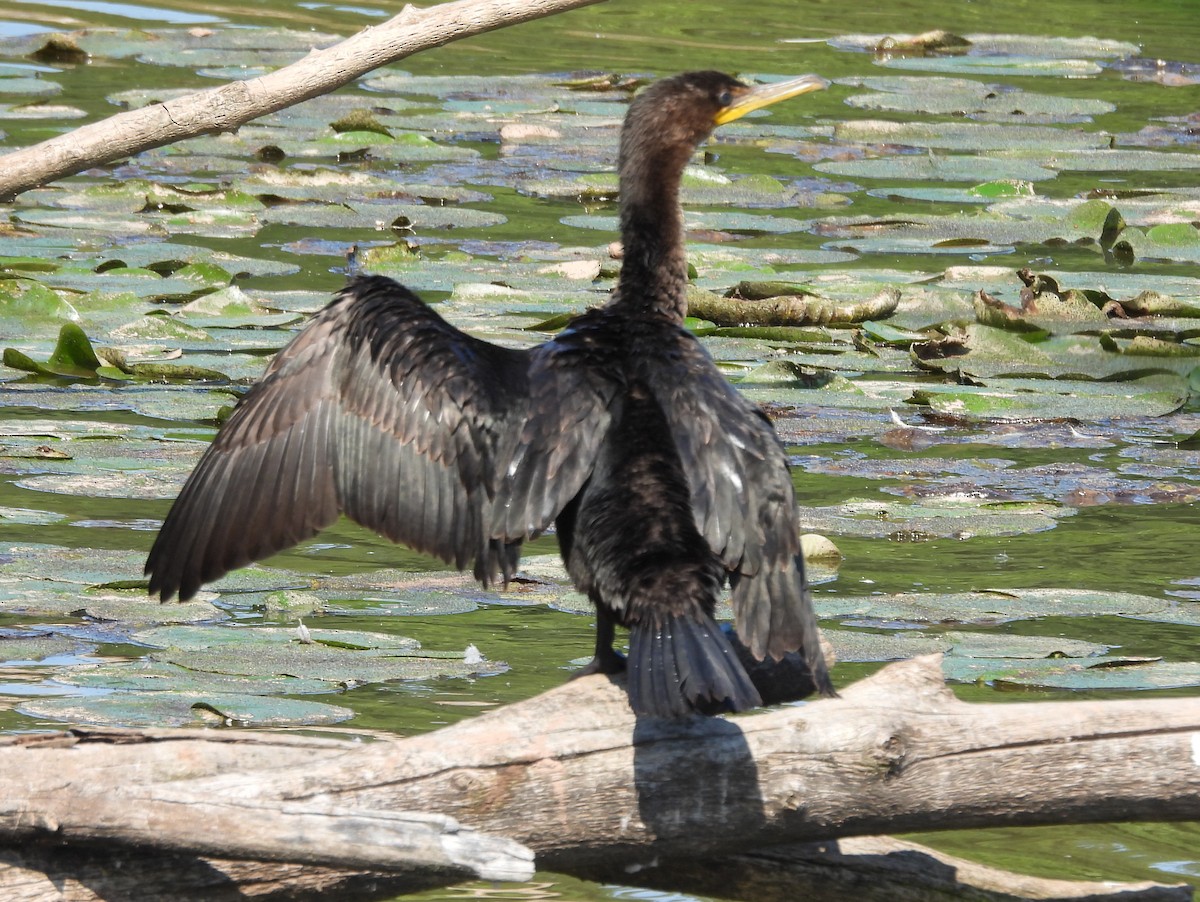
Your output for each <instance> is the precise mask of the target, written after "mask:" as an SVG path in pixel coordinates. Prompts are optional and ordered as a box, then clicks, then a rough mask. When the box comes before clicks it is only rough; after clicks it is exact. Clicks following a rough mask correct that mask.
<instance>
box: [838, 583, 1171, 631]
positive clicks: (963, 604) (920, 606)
mask: <svg viewBox="0 0 1200 902" xmlns="http://www.w3.org/2000/svg"><path fill="white" fill-rule="evenodd" d="M814 602H815V604H816V606H817V613H818V615H819V616H820V617H822V618H839V619H843V620H849V621H852V622H856V623H862V624H867V625H871V624H876V625H877V624H889V623H890V624H897V623H1004V622H1006V621H1011V620H1033V619H1037V618H1040V617H1096V616H1102V615H1113V614H1147V613H1154V612H1157V611H1162V610H1164V609H1166V608H1167V607H1168V606H1170V604H1171V602H1169V601H1168V600H1166V599H1163V598H1150V597H1149V596H1145V595H1132V594H1129V593H1126V592H1096V591H1091V590H1085V589H1048V588H1047V589H1006V590H996V591H979V592H961V593H948V594H941V593H928V594H899V595H868V596H859V597H854V596H841V597H830V596H817V597H816V598H815V599H814Z"/></svg>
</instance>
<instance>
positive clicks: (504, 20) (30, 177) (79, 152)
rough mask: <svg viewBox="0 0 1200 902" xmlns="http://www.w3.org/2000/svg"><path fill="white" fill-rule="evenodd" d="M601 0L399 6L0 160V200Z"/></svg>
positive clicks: (466, 0) (465, 0) (463, 0)
mask: <svg viewBox="0 0 1200 902" xmlns="http://www.w3.org/2000/svg"><path fill="white" fill-rule="evenodd" d="M599 2H602V0H457V2H454V3H443V4H442V5H440V6H435V7H432V8H430V9H418V8H417V7H414V6H405V7H404V9H403V10H402V11H401V12H400V14H399V15H397V16H394V17H393V18H391V19H389V20H388V21H387V22H384V23H383V24H382V25H376V26H372V27H369V28H365V29H363V30H362V31H360V32H359V33H358V34H356V35H354V36H352V37H349V38H347V39H346V40H344V41H340V42H338V43H337V44H334V45H333V46H331V47H326V48H324V49H320V50H317V49H314V50H312V51H311V52H310V53H309V54H308V55H307V56H305V57H304V58H303V59H301V60H299V61H298V62H295V63H292V64H291V65H290V66H285V67H284V68H282V69H278V70H276V71H275V72H272V73H270V74H268V75H263V76H261V77H259V78H252V79H249V80H247V81H235V82H230V83H229V84H225V85H221V86H220V87H217V88H210V89H208V90H205V91H199V92H197V93H195V94H189V95H187V96H186V97H180V98H178V99H175V100H170V101H167V102H165V103H155V104H151V105H150V106H147V107H143V108H141V109H137V110H130V111H129V112H125V113H118V114H117V115H115V116H110V117H109V118H107V119H104V120H102V121H100V122H94V123H91V124H88V125H84V126H81V127H80V128H77V129H75V130H73V131H71V132H68V133H67V134H65V135H59V136H58V137H55V138H50V139H49V140H47V141H43V142H41V143H40V144H35V145H33V146H32V147H26V148H23V149H21V150H17V151H14V152H12V153H9V154H5V155H4V156H0V199H3V200H11V199H12V198H14V197H15V196H16V195H18V194H20V193H21V192H23V191H28V190H29V189H30V188H36V187H38V186H40V185H44V184H46V183H47V182H52V181H54V180H55V179H60V178H64V177H65V176H68V175H74V174H76V173H78V172H82V171H83V170H85V169H89V168H91V167H93V166H98V165H101V164H103V163H109V162H112V161H113V160H118V159H121V158H123V157H127V156H130V155H132V154H136V153H140V152H141V151H143V150H150V149H151V148H154V147H162V146H163V145H165V144H172V143H174V142H176V141H182V140H183V139H185V138H194V137H196V136H198V135H204V134H211V133H217V132H223V131H230V130H232V129H235V128H237V127H238V126H240V125H243V124H245V123H246V122H249V121H250V120H251V119H256V118H258V117H259V116H265V115H266V114H267V113H273V112H275V111H276V110H280V109H283V108H284V107H288V106H292V105H294V104H297V103H299V102H301V101H302V100H308V99H309V98H311V97H317V96H318V95H321V94H327V93H329V92H330V91H332V90H334V89H336V88H340V87H341V86H342V85H345V84H348V83H349V82H351V81H353V80H354V79H356V78H358V77H359V76H361V75H364V74H366V73H367V72H370V71H372V70H373V69H377V68H379V67H380V66H386V65H388V64H390V63H394V62H396V61H397V60H401V59H403V58H404V57H406V56H410V55H412V54H414V53H417V52H419V51H421V50H428V49H430V48H432V47H440V46H442V45H443V44H448V43H450V42H451V41H457V40H458V39H459V38H465V37H470V36H471V35H476V34H482V33H483V32H487V31H493V30H495V29H497V28H503V27H504V26H507V25H516V24H518V23H520V22H528V21H529V20H531V19H538V18H542V17H543V16H549V15H553V14H555V13H559V12H564V11H566V10H570V9H577V8H579V7H581V6H589V5H591V4H593V3H599Z"/></svg>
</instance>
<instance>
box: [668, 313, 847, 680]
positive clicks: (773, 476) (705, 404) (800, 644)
mask: <svg viewBox="0 0 1200 902" xmlns="http://www.w3.org/2000/svg"><path fill="white" fill-rule="evenodd" d="M672 351H673V353H672V354H670V355H662V357H661V358H660V359H659V360H658V361H656V362H654V363H653V364H652V365H653V366H655V367H656V368H658V367H661V370H660V372H659V373H657V374H656V375H655V378H654V381H653V383H652V384H653V385H655V386H656V394H657V395H658V400H659V403H660V405H661V406H662V408H663V411H664V412H665V413H666V415H667V419H668V422H669V423H670V424H671V431H672V435H673V437H674V439H675V444H676V447H677V449H678V451H679V455H680V460H681V462H682V464H683V470H684V472H685V473H686V474H687V478H688V481H689V486H690V489H691V502H692V511H693V513H694V515H695V517H696V526H697V527H698V528H699V530H700V533H701V534H702V535H703V536H704V538H705V539H706V540H707V541H708V543H709V545H710V546H711V547H712V549H713V550H714V551H715V552H716V553H717V554H718V555H719V556H720V557H721V558H722V559H723V561H724V562H725V566H726V567H727V568H728V570H729V571H730V584H731V586H732V590H733V598H732V601H733V610H734V616H735V617H736V619H737V627H738V634H739V636H740V637H741V639H742V641H743V642H744V643H745V644H746V646H747V647H748V648H749V649H750V651H751V652H752V653H753V654H754V656H755V657H757V658H759V659H761V658H763V657H764V656H765V655H767V654H770V655H771V656H772V657H773V658H775V659H779V658H781V657H783V655H784V654H786V653H787V652H790V651H797V650H799V651H801V652H803V654H804V657H805V659H806V660H807V661H808V662H809V664H810V666H811V667H812V668H813V675H814V677H815V678H816V679H817V681H818V686H819V687H821V688H822V689H823V690H828V691H832V688H831V687H830V684H829V681H828V675H827V674H826V672H825V667H824V659H823V656H822V655H821V652H820V646H819V644H818V638H819V637H818V632H817V626H816V616H815V614H814V613H813V609H812V602H811V599H810V597H809V592H808V585H807V582H806V580H805V576H804V561H803V558H802V557H801V555H800V535H799V524H798V519H797V516H798V515H797V510H796V499H795V492H794V490H793V487H792V480H791V475H790V473H789V470H788V462H787V457H786V455H785V454H784V449H783V446H782V444H781V443H780V441H779V438H778V437H777V436H776V434H775V429H774V427H772V425H771V423H770V421H769V420H768V419H767V417H766V415H765V414H764V413H763V412H762V411H761V410H759V408H758V407H757V406H756V405H754V404H752V403H751V402H749V401H747V400H746V399H745V398H744V397H742V395H741V394H739V393H738V392H737V390H736V389H734V388H733V386H731V385H730V384H729V382H728V381H726V379H725V377H724V376H723V375H722V374H721V372H720V370H718V369H717V367H716V365H715V364H714V363H713V361H712V358H711V357H709V355H708V353H707V351H705V350H704V349H703V348H702V347H701V346H700V344H699V342H698V341H696V340H695V338H693V337H692V336H691V335H690V334H688V333H686V332H684V331H683V330H682V329H681V330H679V331H678V339H677V346H676V347H675V348H672Z"/></svg>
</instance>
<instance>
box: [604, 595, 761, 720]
mask: <svg viewBox="0 0 1200 902" xmlns="http://www.w3.org/2000/svg"><path fill="white" fill-rule="evenodd" d="M700 616H701V617H702V618H703V619H699V618H697V616H695V615H669V616H667V617H666V618H665V620H664V621H663V622H661V623H659V624H652V623H635V624H632V625H631V627H630V633H629V660H628V672H629V703H630V705H631V706H632V707H633V710H634V711H635V712H636V713H638V714H645V715H649V716H652V717H684V716H686V715H688V714H692V713H694V712H701V713H714V712H716V711H721V710H727V711H744V710H746V709H748V708H756V707H758V706H759V705H761V704H762V699H761V698H760V697H759V694H758V690H756V689H755V688H754V684H753V683H751V682H750V677H748V676H747V675H746V671H745V669H744V668H743V667H742V665H741V662H740V661H739V660H738V656H737V653H736V652H735V651H734V649H733V646H732V645H731V644H730V642H729V640H728V639H727V638H726V637H725V634H724V633H723V632H722V631H721V628H720V627H719V626H718V625H717V624H716V622H715V621H713V620H712V619H711V618H709V617H704V616H703V615H700Z"/></svg>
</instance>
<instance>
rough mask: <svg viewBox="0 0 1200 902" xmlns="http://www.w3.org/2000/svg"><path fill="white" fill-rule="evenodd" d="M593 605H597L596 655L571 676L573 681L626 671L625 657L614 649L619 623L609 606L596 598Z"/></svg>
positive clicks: (593, 599)
mask: <svg viewBox="0 0 1200 902" xmlns="http://www.w3.org/2000/svg"><path fill="white" fill-rule="evenodd" d="M592 603H593V604H595V605H596V655H595V657H593V658H592V660H591V661H590V662H588V663H587V664H585V665H584V666H583V667H581V668H579V669H578V670H577V671H575V672H574V673H573V674H571V679H573V680H574V679H577V678H578V677H581V676H588V675H589V674H593V673H603V674H613V673H621V672H623V671H624V670H625V656H624V655H623V654H621V653H620V652H619V651H617V650H616V649H614V648H613V639H614V638H615V635H616V630H615V627H616V623H617V621H616V619H615V618H614V617H613V615H612V612H611V611H610V610H609V609H608V605H606V604H604V603H603V602H601V601H599V600H598V599H596V598H594V597H593V598H592Z"/></svg>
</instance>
